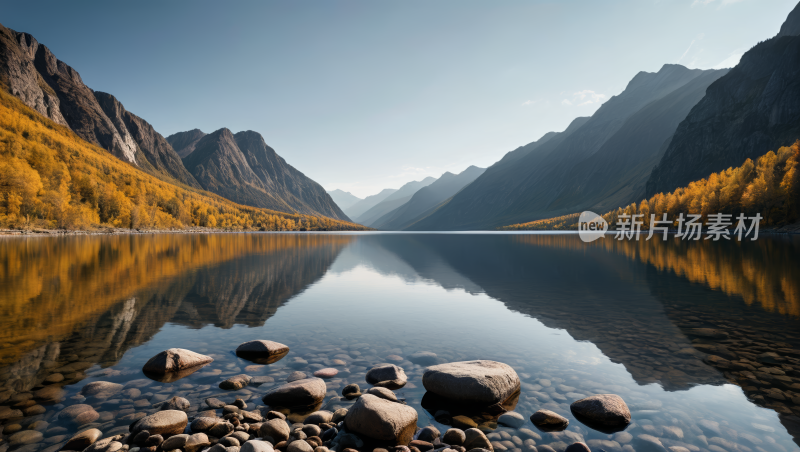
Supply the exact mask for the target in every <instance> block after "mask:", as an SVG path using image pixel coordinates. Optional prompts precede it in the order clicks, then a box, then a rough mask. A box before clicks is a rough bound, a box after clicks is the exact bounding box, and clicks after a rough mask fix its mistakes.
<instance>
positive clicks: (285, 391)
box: [261, 378, 328, 408]
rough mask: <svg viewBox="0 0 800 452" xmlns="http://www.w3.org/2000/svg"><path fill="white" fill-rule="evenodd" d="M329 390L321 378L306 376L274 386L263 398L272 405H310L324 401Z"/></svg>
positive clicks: (265, 402)
mask: <svg viewBox="0 0 800 452" xmlns="http://www.w3.org/2000/svg"><path fill="white" fill-rule="evenodd" d="M327 391H328V388H327V386H325V381H324V380H322V379H321V378H306V379H304V380H297V381H293V382H291V383H286V384H283V385H280V386H278V387H277V388H273V389H271V390H270V391H268V392H267V393H266V394H264V397H262V399H261V400H262V401H263V402H264V404H265V405H269V406H272V407H286V408H299V407H309V406H313V405H316V404H318V403H320V402H322V399H324V398H325V393H326V392H327Z"/></svg>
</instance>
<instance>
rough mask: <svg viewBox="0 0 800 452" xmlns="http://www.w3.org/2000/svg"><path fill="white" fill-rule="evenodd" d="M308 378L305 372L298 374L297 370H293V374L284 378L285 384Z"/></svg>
mask: <svg viewBox="0 0 800 452" xmlns="http://www.w3.org/2000/svg"><path fill="white" fill-rule="evenodd" d="M305 378H308V375H306V373H305V372H300V371H299V370H295V371H294V372H292V373H290V374H289V376H288V377H286V382H287V383H291V382H293V381H297V380H303V379H305Z"/></svg>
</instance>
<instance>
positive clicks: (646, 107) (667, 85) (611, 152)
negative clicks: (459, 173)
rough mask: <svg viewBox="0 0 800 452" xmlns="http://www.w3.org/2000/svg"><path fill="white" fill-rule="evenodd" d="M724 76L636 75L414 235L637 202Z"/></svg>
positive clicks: (672, 69) (671, 69) (515, 154)
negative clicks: (688, 119) (669, 143)
mask: <svg viewBox="0 0 800 452" xmlns="http://www.w3.org/2000/svg"><path fill="white" fill-rule="evenodd" d="M724 74H725V71H702V70H698V69H695V70H690V69H687V68H685V67H683V66H680V65H665V66H664V67H662V68H661V70H660V71H658V72H657V73H648V72H640V73H639V74H637V75H636V76H635V77H634V78H633V79H632V80H631V81H630V82H629V83H628V86H627V87H626V88H625V90H624V91H623V92H622V93H620V94H619V95H618V96H614V97H612V98H611V99H609V100H608V102H606V103H605V104H603V105H602V106H601V107H600V108H599V109H598V110H597V112H595V114H594V115H592V116H591V117H590V118H578V119H576V120H575V121H573V123H572V124H570V126H569V127H568V128H567V129H566V130H565V131H564V132H562V133H558V134H552V133H551V134H548V135H545V136H544V137H542V139H540V140H539V141H537V142H534V143H531V144H529V145H527V146H525V147H523V148H521V149H517V150H515V151H512V152H511V153H509V155H507V156H506V157H505V158H504V159H503V160H501V161H500V162H498V163H497V164H495V165H493V166H492V167H491V168H489V169H488V170H487V171H486V172H485V173H484V174H483V175H482V176H480V177H478V178H477V179H476V180H475V182H473V183H472V184H470V185H469V186H468V187H467V188H465V189H464V190H462V191H461V192H459V193H458V194H457V195H455V196H454V197H453V198H452V199H451V200H450V201H449V202H448V203H447V205H445V206H443V207H442V208H441V209H439V210H437V211H436V212H435V213H433V214H431V215H430V216H428V217H427V218H425V219H424V220H422V221H419V222H418V223H416V224H415V225H414V226H412V229H415V230H426V229H432V230H442V229H486V228H495V227H498V226H502V225H505V224H512V223H515V222H518V221H530V220H532V219H539V218H547V217H553V216H558V215H562V214H565V213H573V212H575V211H579V210H583V209H591V208H597V207H598V206H599V205H602V204H605V203H613V204H617V203H618V204H619V205H625V204H627V203H630V202H632V201H634V200H637V199H641V197H643V196H644V183H645V181H646V180H647V177H648V175H649V173H650V170H651V169H652V167H653V166H654V165H655V164H656V163H657V162H658V158H659V157H660V155H659V152H663V149H662V146H663V145H664V141H665V140H667V139H668V138H669V137H670V136H671V135H672V133H673V132H674V130H675V128H676V127H677V125H678V123H679V122H680V121H681V120H682V119H683V118H684V117H685V115H686V114H688V112H689V110H690V109H691V108H692V107H693V106H694V105H695V104H696V103H697V102H698V101H699V99H700V97H702V93H703V92H704V90H705V88H706V87H707V86H708V85H709V84H710V83H712V82H713V81H714V80H716V79H717V78H719V77H721V76H722V75H724Z"/></svg>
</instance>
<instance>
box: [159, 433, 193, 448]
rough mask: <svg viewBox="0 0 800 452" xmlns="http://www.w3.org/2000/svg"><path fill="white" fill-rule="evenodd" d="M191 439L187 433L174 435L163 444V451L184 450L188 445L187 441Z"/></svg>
mask: <svg viewBox="0 0 800 452" xmlns="http://www.w3.org/2000/svg"><path fill="white" fill-rule="evenodd" d="M187 439H189V435H187V434H186V433H181V434H180V435H173V436H170V437H169V438H167V439H166V441H164V442H163V443H161V449H163V450H175V449H183V447H184V446H185V445H186V440H187Z"/></svg>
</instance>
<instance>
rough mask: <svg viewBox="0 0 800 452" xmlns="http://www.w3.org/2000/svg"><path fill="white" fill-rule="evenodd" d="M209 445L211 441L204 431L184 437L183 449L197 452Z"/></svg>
mask: <svg viewBox="0 0 800 452" xmlns="http://www.w3.org/2000/svg"><path fill="white" fill-rule="evenodd" d="M210 445H211V441H210V440H209V439H208V436H207V435H206V434H205V433H195V434H193V435H189V437H188V438H186V443H185V444H184V446H183V450H184V451H186V452H197V451H200V450H203V449H205V448H206V447H208V446H210Z"/></svg>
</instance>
